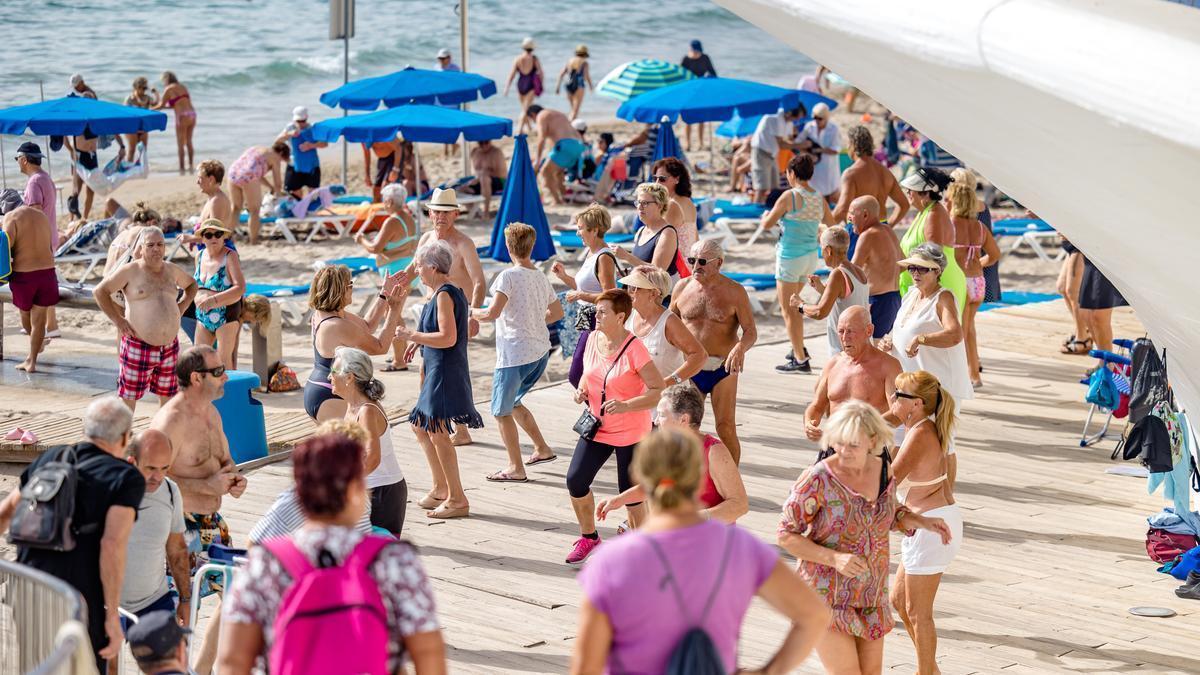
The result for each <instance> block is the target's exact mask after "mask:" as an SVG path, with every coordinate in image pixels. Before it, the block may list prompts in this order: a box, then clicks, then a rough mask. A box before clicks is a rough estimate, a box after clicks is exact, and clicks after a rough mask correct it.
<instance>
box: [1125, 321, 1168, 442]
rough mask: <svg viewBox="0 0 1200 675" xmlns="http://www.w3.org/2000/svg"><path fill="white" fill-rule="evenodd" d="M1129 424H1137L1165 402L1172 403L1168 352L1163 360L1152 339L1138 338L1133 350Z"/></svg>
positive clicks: (1165, 352)
mask: <svg viewBox="0 0 1200 675" xmlns="http://www.w3.org/2000/svg"><path fill="white" fill-rule="evenodd" d="M1130 360H1131V361H1132V365H1131V366H1130V374H1131V378H1130V383H1129V423H1130V424H1137V423H1138V422H1140V421H1141V420H1142V418H1143V417H1145V416H1147V415H1149V414H1150V410H1151V409H1152V408H1154V406H1155V405H1156V404H1157V403H1158V402H1159V401H1162V400H1170V396H1171V391H1170V388H1169V387H1168V384H1167V350H1165V349H1164V350H1163V353H1162V358H1159V356H1158V350H1157V348H1155V346H1154V343H1153V342H1152V341H1151V340H1150V338H1145V337H1142V338H1138V339H1137V340H1135V341H1134V343H1133V349H1131V350H1130Z"/></svg>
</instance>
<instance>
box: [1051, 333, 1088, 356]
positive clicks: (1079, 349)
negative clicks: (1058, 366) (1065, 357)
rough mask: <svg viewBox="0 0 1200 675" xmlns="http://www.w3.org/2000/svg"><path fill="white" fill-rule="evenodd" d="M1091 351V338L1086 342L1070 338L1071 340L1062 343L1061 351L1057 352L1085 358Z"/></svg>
mask: <svg viewBox="0 0 1200 675" xmlns="http://www.w3.org/2000/svg"><path fill="white" fill-rule="evenodd" d="M1091 350H1092V340H1091V338H1088V339H1087V340H1076V339H1075V337H1074V336H1071V339H1070V340H1067V341H1066V342H1064V343H1063V346H1062V349H1060V350H1058V351H1060V352H1062V353H1063V354H1070V355H1073V356H1087V354H1088V352H1090V351H1091Z"/></svg>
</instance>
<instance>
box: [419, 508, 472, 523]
mask: <svg viewBox="0 0 1200 675" xmlns="http://www.w3.org/2000/svg"><path fill="white" fill-rule="evenodd" d="M425 515H426V516H427V517H429V518H436V519H438V520H449V519H451V518H466V517H467V516H469V515H471V507H469V506H458V507H454V506H445V505H442V506H439V507H437V508H436V509H434V510H432V511H430V512H428V513H426V514H425Z"/></svg>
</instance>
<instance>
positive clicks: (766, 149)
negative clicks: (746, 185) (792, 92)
mask: <svg viewBox="0 0 1200 675" xmlns="http://www.w3.org/2000/svg"><path fill="white" fill-rule="evenodd" d="M806 112H807V111H805V110H804V106H799V107H796V108H793V109H791V110H787V111H780V112H778V113H775V114H774V115H763V116H762V119H760V120H759V121H758V126H757V127H755V128H754V134H752V135H751V136H750V180H751V182H752V183H753V187H754V202H755V203H756V204H765V203H766V201H767V195H768V194H770V193H771V191H772V190H777V189H779V163H778V162H777V158H778V157H779V150H780V149H781V148H788V149H791V150H801V149H805V148H807V147H808V145H802V144H798V143H793V142H792V130H793V125H794V124H795V122H796V120H798V119H800V118H801V117H804V114H805V113H806ZM814 187H815V186H814Z"/></svg>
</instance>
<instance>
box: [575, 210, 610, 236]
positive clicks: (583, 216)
mask: <svg viewBox="0 0 1200 675" xmlns="http://www.w3.org/2000/svg"><path fill="white" fill-rule="evenodd" d="M575 222H577V223H580V224H582V225H583V229H585V230H587V231H589V232H595V233H596V236H597V237H603V236H604V235H605V233H607V232H608V230H609V229H610V228H611V227H612V216H611V215H610V214H609V213H608V209H606V208H604V207H603V206H601V205H599V204H597V203H596V202H592V203H591V204H588V205H587V206H586V207H585V208H584V209H583V210H582V211H580V212H579V213H576V214H575Z"/></svg>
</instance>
